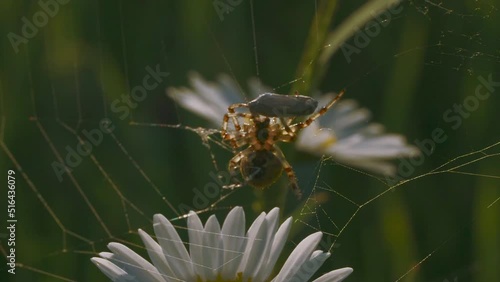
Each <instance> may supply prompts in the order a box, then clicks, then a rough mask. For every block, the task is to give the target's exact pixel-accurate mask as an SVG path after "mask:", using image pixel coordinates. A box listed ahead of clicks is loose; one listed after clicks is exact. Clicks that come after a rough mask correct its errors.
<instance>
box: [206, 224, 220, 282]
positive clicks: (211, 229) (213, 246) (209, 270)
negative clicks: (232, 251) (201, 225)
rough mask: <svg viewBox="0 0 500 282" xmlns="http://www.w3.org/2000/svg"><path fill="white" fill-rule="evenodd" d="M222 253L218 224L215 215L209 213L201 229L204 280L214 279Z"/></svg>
mask: <svg viewBox="0 0 500 282" xmlns="http://www.w3.org/2000/svg"><path fill="white" fill-rule="evenodd" d="M223 255H224V252H223V250H222V239H221V236H220V225H219V222H218V221H217V218H216V217H215V215H211V216H210V217H209V218H208V220H207V224H206V225H205V229H204V231H203V263H204V265H203V267H204V272H205V277H206V280H215V278H216V276H217V273H218V272H219V270H220V267H221V262H222V256H223Z"/></svg>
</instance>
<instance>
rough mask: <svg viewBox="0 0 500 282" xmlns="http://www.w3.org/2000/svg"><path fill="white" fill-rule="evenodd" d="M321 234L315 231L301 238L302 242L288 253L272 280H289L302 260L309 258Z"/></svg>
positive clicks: (279, 281)
mask: <svg viewBox="0 0 500 282" xmlns="http://www.w3.org/2000/svg"><path fill="white" fill-rule="evenodd" d="M322 236H323V233H321V232H316V233H313V234H311V235H309V236H307V237H306V238H305V239H304V240H302V242H300V243H299V244H298V245H297V247H295V249H294V250H293V252H292V253H291V254H290V256H289V257H288V259H287V260H286V262H285V264H284V265H283V267H282V268H281V270H280V272H279V273H278V276H276V278H275V280H274V281H275V282H286V281H289V280H290V279H291V278H292V277H293V276H294V275H295V273H297V271H298V270H299V269H300V267H301V266H302V264H304V262H306V261H307V260H308V259H309V257H310V256H311V253H312V252H313V250H314V249H315V248H316V246H317V245H318V243H319V241H320V240H321V237H322Z"/></svg>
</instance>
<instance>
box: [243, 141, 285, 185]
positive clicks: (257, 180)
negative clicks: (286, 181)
mask: <svg viewBox="0 0 500 282" xmlns="http://www.w3.org/2000/svg"><path fill="white" fill-rule="evenodd" d="M240 171H241V175H242V176H243V179H244V180H245V181H246V182H247V183H248V184H249V185H251V186H254V187H256V188H265V187H267V186H269V185H271V184H273V183H274V182H275V181H276V180H277V179H278V178H279V177H280V175H281V172H282V171H283V166H282V164H281V161H280V160H279V159H278V157H276V156H275V155H274V154H273V153H272V152H270V151H267V150H258V151H252V152H251V153H249V154H248V155H247V156H246V157H245V158H243V159H242V160H241V164H240Z"/></svg>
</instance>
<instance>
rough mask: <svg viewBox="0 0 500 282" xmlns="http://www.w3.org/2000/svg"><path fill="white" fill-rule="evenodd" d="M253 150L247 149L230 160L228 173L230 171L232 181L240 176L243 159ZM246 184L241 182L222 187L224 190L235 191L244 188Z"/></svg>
mask: <svg viewBox="0 0 500 282" xmlns="http://www.w3.org/2000/svg"><path fill="white" fill-rule="evenodd" d="M249 150H251V148H247V149H245V150H243V151H241V152H239V153H238V154H236V155H235V156H234V157H233V158H231V160H229V165H228V171H229V177H230V179H233V177H235V176H236V175H237V174H238V168H239V167H240V162H241V159H242V158H243V157H244V156H245V154H246V153H247V152H248V151H249ZM244 184H245V183H242V182H239V183H233V184H229V185H224V186H222V188H223V189H235V188H239V187H242V186H243V185H244Z"/></svg>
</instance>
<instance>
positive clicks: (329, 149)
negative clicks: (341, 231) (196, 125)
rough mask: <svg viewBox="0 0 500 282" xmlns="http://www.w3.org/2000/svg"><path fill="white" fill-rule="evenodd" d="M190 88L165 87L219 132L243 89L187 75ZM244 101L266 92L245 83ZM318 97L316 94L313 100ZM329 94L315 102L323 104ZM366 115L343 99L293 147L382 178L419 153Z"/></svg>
mask: <svg viewBox="0 0 500 282" xmlns="http://www.w3.org/2000/svg"><path fill="white" fill-rule="evenodd" d="M189 78H190V82H191V85H192V87H193V88H192V89H190V88H169V89H167V94H168V96H170V97H171V98H173V99H174V100H175V101H176V102H177V103H179V104H180V105H181V106H182V107H184V108H186V109H188V110H190V111H191V112H193V113H195V114H197V115H199V116H201V117H203V118H205V119H207V120H209V121H210V122H211V124H212V125H213V126H215V127H216V128H220V127H221V124H222V117H223V115H224V114H225V113H226V112H227V108H228V106H229V105H231V104H234V103H241V102H244V101H245V99H244V96H243V94H242V90H240V89H239V87H238V85H237V84H236V83H235V82H234V80H233V79H231V78H230V77H229V76H228V75H221V76H220V77H219V79H218V82H217V83H213V82H207V81H205V80H204V79H203V78H202V77H201V76H200V75H198V74H196V73H192V74H190V76H189ZM249 90H250V93H249V97H248V100H251V99H254V98H256V97H257V96H259V95H260V94H262V93H265V92H270V89H269V88H268V87H266V86H263V85H262V84H261V83H260V81H258V80H257V79H252V80H250V82H249ZM318 96H319V95H318ZM333 96H334V94H333V93H330V94H326V95H322V96H321V97H319V98H317V100H318V102H319V105H320V106H323V105H326V104H327V103H328V102H329V101H330V100H331V99H332V98H333ZM370 120H371V112H370V111H369V110H368V109H366V108H360V107H359V105H358V104H357V103H356V102H355V101H354V100H351V99H342V100H340V101H338V102H337V103H336V104H335V105H333V107H332V108H331V109H330V110H329V111H328V112H327V113H326V114H324V115H323V116H321V117H320V118H319V119H318V121H319V122H314V123H312V124H311V125H310V126H308V127H306V128H305V129H303V130H302V131H301V132H300V133H299V136H298V138H297V141H296V142H295V144H296V147H297V149H299V150H303V151H307V152H309V153H312V154H316V155H320V156H322V155H326V156H331V158H332V159H333V160H335V161H337V162H339V163H342V164H345V165H348V166H352V167H357V168H360V169H363V170H366V171H370V172H374V173H378V174H381V175H387V176H393V175H395V174H396V172H397V168H396V165H395V164H394V163H393V162H391V160H394V159H397V158H406V157H412V156H416V155H419V154H420V151H419V150H418V149H417V148H416V147H415V146H412V145H409V144H408V143H407V142H406V139H405V138H404V136H402V135H399V134H387V133H385V132H384V131H385V129H384V127H383V126H382V125H381V124H377V123H371V122H370Z"/></svg>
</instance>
